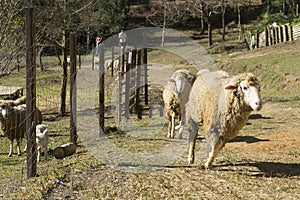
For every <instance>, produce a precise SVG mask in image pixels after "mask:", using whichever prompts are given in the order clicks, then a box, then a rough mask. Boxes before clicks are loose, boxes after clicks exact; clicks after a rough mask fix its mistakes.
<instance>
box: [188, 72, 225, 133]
mask: <svg viewBox="0 0 300 200" xmlns="http://www.w3.org/2000/svg"><path fill="white" fill-rule="evenodd" d="M226 78H227V73H226V72H223V71H216V72H209V71H200V72H198V74H197V78H196V80H195V82H194V84H193V87H192V90H191V92H190V97H189V101H188V104H187V113H188V114H187V115H188V116H189V117H190V118H192V119H193V120H194V121H196V122H200V123H203V126H204V128H208V127H209V126H210V125H211V123H212V120H215V119H216V117H218V116H219V113H220V112H219V110H220V109H221V108H220V107H219V101H220V99H222V98H223V95H224V82H225V80H226ZM223 99H224V98H223Z"/></svg>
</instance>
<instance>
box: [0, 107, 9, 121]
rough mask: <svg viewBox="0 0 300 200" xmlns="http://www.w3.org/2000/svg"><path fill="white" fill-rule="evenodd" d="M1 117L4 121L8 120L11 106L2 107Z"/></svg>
mask: <svg viewBox="0 0 300 200" xmlns="http://www.w3.org/2000/svg"><path fill="white" fill-rule="evenodd" d="M0 111H1V115H2V117H3V118H4V119H7V116H8V113H9V106H8V105H5V104H3V105H1V106H0Z"/></svg>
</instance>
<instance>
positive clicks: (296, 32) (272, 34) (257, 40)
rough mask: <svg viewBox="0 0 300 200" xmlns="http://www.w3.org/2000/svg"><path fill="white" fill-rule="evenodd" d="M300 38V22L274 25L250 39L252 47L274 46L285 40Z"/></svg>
mask: <svg viewBox="0 0 300 200" xmlns="http://www.w3.org/2000/svg"><path fill="white" fill-rule="evenodd" d="M299 38H300V24H298V25H295V26H289V25H281V26H277V25H272V26H270V27H267V28H265V30H264V31H263V32H261V33H258V32H257V34H256V35H252V36H251V39H250V49H253V48H260V47H265V46H272V45H276V44H279V43H283V42H288V41H293V40H298V39H299Z"/></svg>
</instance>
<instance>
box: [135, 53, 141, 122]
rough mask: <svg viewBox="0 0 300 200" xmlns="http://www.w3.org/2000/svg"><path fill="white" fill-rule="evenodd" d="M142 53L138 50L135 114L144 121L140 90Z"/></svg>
mask: <svg viewBox="0 0 300 200" xmlns="http://www.w3.org/2000/svg"><path fill="white" fill-rule="evenodd" d="M141 61H142V51H141V50H138V61H137V66H136V86H135V87H136V88H135V112H136V114H137V118H138V119H142V110H141V108H140V107H141V105H140V102H141V101H140V88H141V63H142V62H141Z"/></svg>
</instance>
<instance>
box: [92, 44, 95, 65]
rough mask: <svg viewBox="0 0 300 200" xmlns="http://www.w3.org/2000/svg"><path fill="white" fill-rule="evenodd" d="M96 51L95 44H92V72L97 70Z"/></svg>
mask: <svg viewBox="0 0 300 200" xmlns="http://www.w3.org/2000/svg"><path fill="white" fill-rule="evenodd" d="M94 65H95V50H94V44H92V71H94V69H95V66H94Z"/></svg>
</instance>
